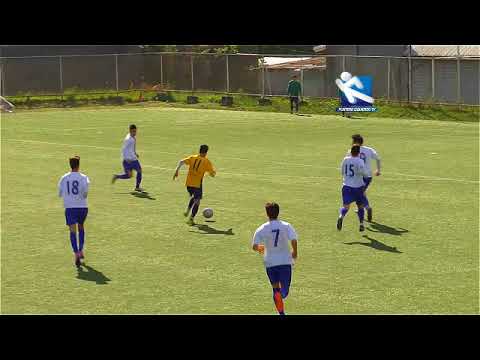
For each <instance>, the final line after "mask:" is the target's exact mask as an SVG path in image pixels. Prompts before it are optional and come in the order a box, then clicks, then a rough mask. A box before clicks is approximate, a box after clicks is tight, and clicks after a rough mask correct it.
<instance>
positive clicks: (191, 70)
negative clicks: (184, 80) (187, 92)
mask: <svg viewBox="0 0 480 360" xmlns="http://www.w3.org/2000/svg"><path fill="white" fill-rule="evenodd" d="M190 72H191V73H192V94H193V92H194V88H195V87H194V85H195V84H194V82H193V55H190Z"/></svg>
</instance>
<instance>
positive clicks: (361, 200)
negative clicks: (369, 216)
mask: <svg viewBox="0 0 480 360" xmlns="http://www.w3.org/2000/svg"><path fill="white" fill-rule="evenodd" d="M356 198H357V199H356V203H357V207H358V212H357V215H358V221H359V222H360V228H359V229H360V231H364V230H365V226H364V224H363V220H364V218H365V208H364V206H365V202H366V198H365V193H364V189H363V188H360V189H358V194H357V196H356Z"/></svg>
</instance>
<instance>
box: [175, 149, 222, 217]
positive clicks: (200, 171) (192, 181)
mask: <svg viewBox="0 0 480 360" xmlns="http://www.w3.org/2000/svg"><path fill="white" fill-rule="evenodd" d="M207 152H208V146H207V145H201V146H200V151H199V154H198V155H190V156H189V157H187V158H185V159H183V160H180V161H179V163H178V166H177V169H176V170H175V174H174V175H173V180H175V178H177V177H178V170H180V168H181V167H182V166H183V165H184V164H186V165H188V166H189V168H188V175H187V180H186V181H185V186H186V187H187V191H188V193H189V194H190V202H189V203H188V207H187V211H185V212H184V214H183V215H184V216H185V217H187V216H188V213H189V212H190V210H192V214H191V215H190V218H189V219H188V221H187V224H189V225H194V224H195V222H194V221H193V219H194V217H195V215H197V212H198V208H199V207H200V200H201V199H202V195H203V194H202V182H203V176H204V175H205V173H206V172H208V173H209V174H210V176H212V177H213V176H215V174H216V172H215V169H214V168H213V165H212V163H211V162H210V160H209V159H207Z"/></svg>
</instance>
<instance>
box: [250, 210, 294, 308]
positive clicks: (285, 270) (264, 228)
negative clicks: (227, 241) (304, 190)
mask: <svg viewBox="0 0 480 360" xmlns="http://www.w3.org/2000/svg"><path fill="white" fill-rule="evenodd" d="M265 211H266V212H267V216H268V222H266V223H265V224H263V225H261V226H260V227H259V228H258V229H257V230H256V231H255V235H254V236H253V241H252V249H253V250H254V251H258V252H259V253H260V254H263V261H264V264H265V268H266V271H267V276H268V279H269V280H270V284H271V285H272V289H273V302H274V304H275V307H276V308H277V311H278V313H279V314H280V315H285V307H284V303H283V300H284V299H286V297H287V296H288V292H289V290H290V283H291V280H292V264H293V261H294V259H296V258H297V238H298V237H297V233H296V232H295V229H294V228H293V226H292V225H290V224H289V223H287V222H285V221H281V220H278V214H279V213H280V206H278V204H276V203H274V202H272V203H267V204H266V205H265ZM290 245H291V247H292V250H293V251H292V252H290Z"/></svg>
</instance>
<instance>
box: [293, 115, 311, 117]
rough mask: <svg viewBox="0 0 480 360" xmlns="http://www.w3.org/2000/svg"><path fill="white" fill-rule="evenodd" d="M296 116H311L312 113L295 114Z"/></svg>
mask: <svg viewBox="0 0 480 360" xmlns="http://www.w3.org/2000/svg"><path fill="white" fill-rule="evenodd" d="M295 115H297V116H306V117H312V115H309V114H295Z"/></svg>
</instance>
